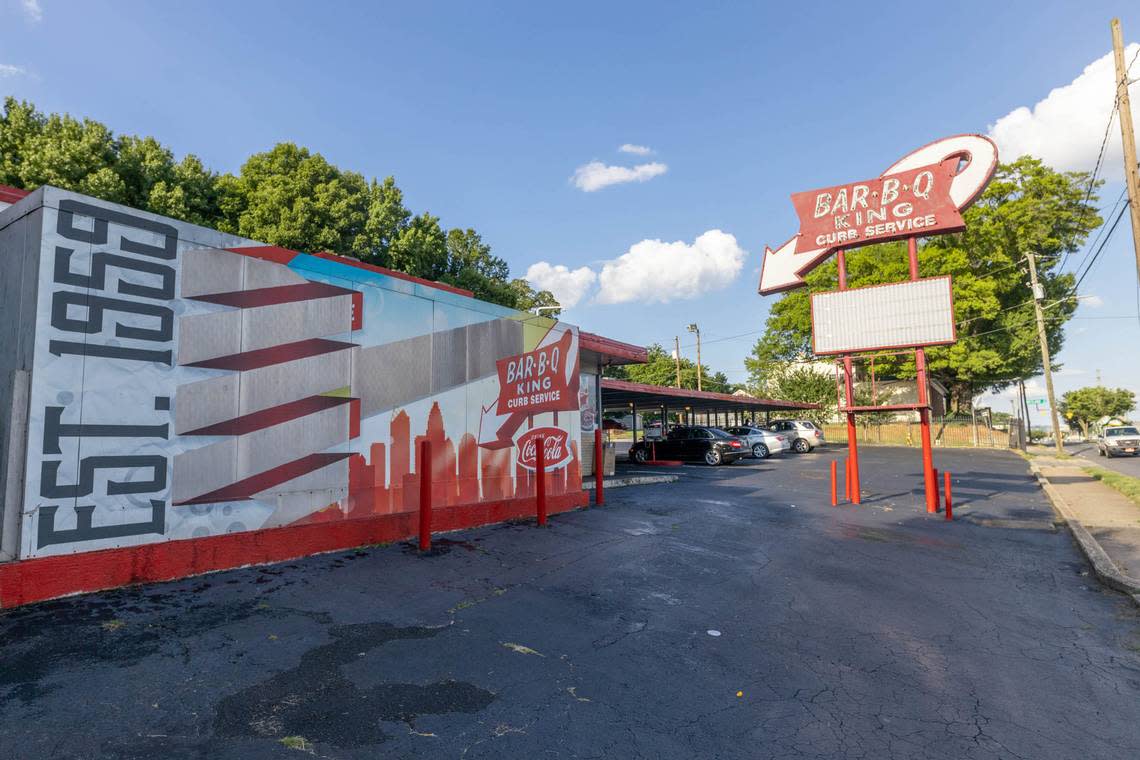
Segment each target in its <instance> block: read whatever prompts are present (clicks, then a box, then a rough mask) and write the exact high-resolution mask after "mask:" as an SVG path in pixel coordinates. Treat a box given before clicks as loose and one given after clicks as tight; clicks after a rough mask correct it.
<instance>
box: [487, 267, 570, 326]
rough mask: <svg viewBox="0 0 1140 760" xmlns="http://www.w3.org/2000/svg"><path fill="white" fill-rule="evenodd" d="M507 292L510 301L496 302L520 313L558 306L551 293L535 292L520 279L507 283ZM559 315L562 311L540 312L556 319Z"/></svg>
mask: <svg viewBox="0 0 1140 760" xmlns="http://www.w3.org/2000/svg"><path fill="white" fill-rule="evenodd" d="M507 290H508V291H509V292H510V296H509V299H510V300H503V301H497V303H501V304H503V305H504V306H511V307H513V308H515V309H519V310H521V311H530V310H531V309H535V308H538V307H539V306H553V307H557V306H558V300H557V299H555V297H554V294H553V293H551V292H550V291H549V290H535V289H534V288H532V287H531V285H530V283H529V282H527V281H526V280H524V279H522V278H521V277H518V278H515V279H513V280H511V281H510V282H508V283H507ZM561 313H562V309H560V308H552V309H545V310H543V312H542V316H544V317H554V318H557V317H558V316H559V315H560V314H561Z"/></svg>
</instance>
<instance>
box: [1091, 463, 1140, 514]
mask: <svg viewBox="0 0 1140 760" xmlns="http://www.w3.org/2000/svg"><path fill="white" fill-rule="evenodd" d="M1084 471H1085V472H1087V473H1088V474H1089V475H1091V476H1093V477H1094V478H1096V479H1097V480H1099V481H1100V482H1102V483H1104V484H1105V485H1106V486H1111V487H1112V488H1115V489H1116V490H1117V491H1120V492H1121V493H1122V494H1124V495H1125V496H1127V497H1128V498H1129V499H1132V501H1134V502H1136V504H1138V505H1140V478H1134V477H1132V476H1131V475H1124V474H1122V473H1119V472H1116V471H1114V470H1106V469H1104V468H1103V467H1085V468H1084Z"/></svg>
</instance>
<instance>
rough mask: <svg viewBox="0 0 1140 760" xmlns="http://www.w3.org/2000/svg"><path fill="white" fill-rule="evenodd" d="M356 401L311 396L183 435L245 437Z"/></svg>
mask: <svg viewBox="0 0 1140 760" xmlns="http://www.w3.org/2000/svg"><path fill="white" fill-rule="evenodd" d="M354 401H357V399H353V398H348V397H347V396H309V397H308V398H303V399H298V400H297V401H290V402H289V403H287V404H281V405H280V406H275V407H272V408H269V409H262V410H261V411H259V412H253V413H251V414H243V415H242V416H241V417H234V418H233V419H232V420H226V421H225V422H217V423H215V424H213V425H207V426H206V427H201V428H198V429H197V430H190V431H188V432H185V433H182V435H245V434H246V433H252V432H254V431H255V430H264V429H265V428H267V427H273V426H274V425H280V424H281V423H283V422H288V421H289V420H295V419H297V418H299V417H306V416H308V415H310V414H316V413H317V412H323V411H324V410H325V409H332V408H333V407H337V406H342V405H343V404H349V403H352V402H354ZM359 414H360V412H359V411H357V416H359ZM357 424H359V423H357Z"/></svg>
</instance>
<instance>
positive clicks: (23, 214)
mask: <svg viewBox="0 0 1140 760" xmlns="http://www.w3.org/2000/svg"><path fill="white" fill-rule="evenodd" d="M4 207H5V209H6V210H5V211H0V500H2V501H0V560H3V559H10V558H12V557H14V556H15V555H16V553H17V549H16V546H17V539H18V524H19V513H20V504H21V502H22V499H21V498H20V486H21V485H22V480H23V477H22V476H23V472H22V468H19V464H18V462H19V460H21V459H22V458H23V456H24V451H23V450H24V431H23V429H22V425H21V424H20V423H21V421H22V420H23V419H26V415H27V406H28V405H27V397H26V386H27V384H28V377H27V375H26V374H25V375H24V376H22V377H21V375H20V374H19V373H30V372H31V369H32V357H33V348H34V342H33V337H34V335H35V324H36V290H37V289H36V282H37V280H38V276H39V260H40V257H39V252H40V230H41V228H42V226H43V211H42V210H41V209H39V208H38V198H31V197H30V198H27V199H25V200H24V201H22V202H21V203H20V204H19V208H15V207H13V206H11V205H8V204H4ZM21 386H23V388H21ZM21 390H23V392H20V391H21ZM14 392H15V394H14ZM14 417H15V419H14ZM13 426H15V428H16V429H15V430H14V429H13ZM9 461H11V462H12V465H13V468H14V469H16V471H15V472H14V473H13V474H12V487H11V488H4V487H3V486H5V485H6V484H8V482H9V480H8V477H9V473H8V468H9Z"/></svg>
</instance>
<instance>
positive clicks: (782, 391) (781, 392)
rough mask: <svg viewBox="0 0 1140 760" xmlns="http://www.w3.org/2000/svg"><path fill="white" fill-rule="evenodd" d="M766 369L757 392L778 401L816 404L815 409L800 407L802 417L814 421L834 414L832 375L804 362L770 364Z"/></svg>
mask: <svg viewBox="0 0 1140 760" xmlns="http://www.w3.org/2000/svg"><path fill="white" fill-rule="evenodd" d="M767 370H768V371H767V372H766V373H765V378H764V381H763V385H762V386H760V388H759V389H758V390H757V395H760V396H768V397H771V398H778V399H780V400H781V401H799V402H801V403H805V404H819V408H818V409H810V410H804V411H803V413H802V416H803V417H805V418H807V419H809V420H811V421H812V422H814V423H815V424H817V425H822V424H823V423H825V422H829V421H831V420H832V419H833V418H834V417H835V412H836V406H837V403H838V400H837V397H836V395H835V376H834V375H832V374H828V373H825V372H821V371H820V370H819V369H817V368H816V367H811V366H808V365H804V364H787V363H785V364H783V365H772V366H769V367H768V368H767Z"/></svg>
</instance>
